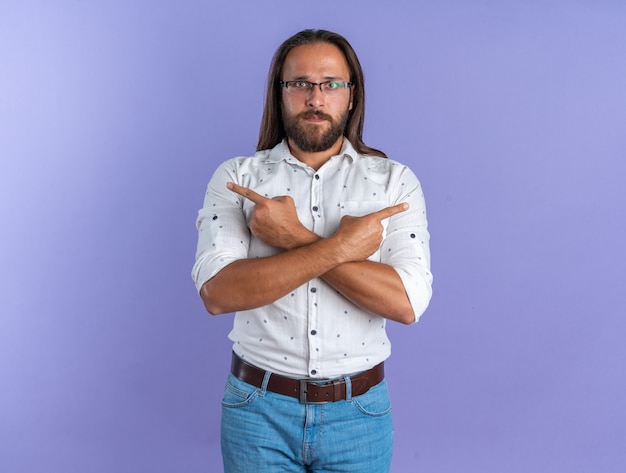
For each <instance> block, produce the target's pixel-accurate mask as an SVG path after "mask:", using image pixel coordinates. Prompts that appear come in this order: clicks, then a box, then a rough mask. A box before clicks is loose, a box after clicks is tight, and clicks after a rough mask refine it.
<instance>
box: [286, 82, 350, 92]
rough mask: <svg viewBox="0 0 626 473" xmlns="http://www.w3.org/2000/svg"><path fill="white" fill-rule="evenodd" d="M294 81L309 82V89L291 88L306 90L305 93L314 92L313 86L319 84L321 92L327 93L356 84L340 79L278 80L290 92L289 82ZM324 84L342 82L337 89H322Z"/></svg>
mask: <svg viewBox="0 0 626 473" xmlns="http://www.w3.org/2000/svg"><path fill="white" fill-rule="evenodd" d="M294 82H304V83H306V84H308V88H307V89H297V88H294V87H292V89H291V90H293V91H295V92H304V93H307V94H309V93H311V92H313V87H315V86H318V87H319V88H320V92H321V93H323V94H324V93H326V92H327V91H329V90H338V89H350V88H352V87H353V86H354V83H352V82H344V81H340V80H326V81H324V82H311V81H309V80H281V81H279V82H278V85H280V86H281V87H283V88H285V89H286V90H287V91H288V92H289V84H292V83H294ZM324 84H340V87H337V88H336V89H326V90H324V89H322V86H323V85H324Z"/></svg>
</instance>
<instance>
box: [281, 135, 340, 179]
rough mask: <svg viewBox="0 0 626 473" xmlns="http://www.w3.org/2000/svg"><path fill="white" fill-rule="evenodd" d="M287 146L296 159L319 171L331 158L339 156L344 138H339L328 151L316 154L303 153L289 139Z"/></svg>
mask: <svg viewBox="0 0 626 473" xmlns="http://www.w3.org/2000/svg"><path fill="white" fill-rule="evenodd" d="M287 145H288V146H289V151H290V152H291V154H292V155H293V156H294V157H296V158H298V160H299V161H301V162H303V163H304V164H306V165H307V166H310V167H311V168H313V169H315V170H316V171H317V170H318V169H319V168H321V167H322V166H323V165H324V163H325V162H326V161H328V160H329V159H330V158H331V157H333V156H335V155H337V154H339V151H341V147H342V145H343V136H341V137H339V139H338V140H337V141H336V142H335V144H334V145H332V146H331V147H330V148H328V149H327V150H324V151H319V152H315V153H309V152H306V151H302V150H301V149H300V148H299V147H298V146H297V145H296V144H295V143H294V142H293V141H292V140H291V139H290V138H287Z"/></svg>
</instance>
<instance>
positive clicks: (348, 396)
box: [344, 376, 352, 402]
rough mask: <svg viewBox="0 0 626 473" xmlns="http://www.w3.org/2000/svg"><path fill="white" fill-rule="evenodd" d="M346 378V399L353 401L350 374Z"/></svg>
mask: <svg viewBox="0 0 626 473" xmlns="http://www.w3.org/2000/svg"><path fill="white" fill-rule="evenodd" d="M344 379H345V380H346V401H347V402H352V380H351V379H350V376H346V377H345V378H344Z"/></svg>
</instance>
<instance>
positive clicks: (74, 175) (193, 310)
mask: <svg viewBox="0 0 626 473" xmlns="http://www.w3.org/2000/svg"><path fill="white" fill-rule="evenodd" d="M625 5H626V4H625V3H624V2H622V1H621V0H615V1H591V0H579V1H576V0H570V1H556V0H555V1H550V0H544V1H538V0H530V1H521V0H520V1H518V2H513V1H511V2H496V1H491V0H483V1H469V0H463V1H462V0H457V1H441V2H427V1H408V0H406V1H395V2H394V1H390V2H373V1H343V2H321V3H320V2H317V3H316V2H309V3H306V2H305V3H304V4H301V3H298V2H296V3H293V2H291V3H290V2H284V1H265V2H257V1H247V2H244V1H230V2H217V1H215V2H211V1H199V0H198V1H193V0H186V1H185V0H183V1H180V0H179V1H177V2H174V1H171V2H164V1H145V2H140V1H134V2H128V1H122V0H120V1H107V2H105V1H99V2H97V1H87V0H84V1H69V0H66V1H55V2H44V1H41V2H35V1H23V0H14V1H12V0H9V1H6V0H5V1H4V2H3V3H2V6H0V222H1V223H0V225H1V233H0V238H1V243H2V244H1V246H0V291H1V297H0V383H1V384H0V471H2V472H3V473H4V472H6V473H26V472H28V473H31V472H33V473H35V472H37V473H38V472H43V471H46V472H53V473H56V472H59V473H84V472H89V473H111V472H116V473H126V472H128V473H130V472H153V473H161V472H163V473H169V472H182V471H184V472H187V473H193V472H218V471H221V459H220V456H219V431H218V430H219V411H220V406H219V404H220V398H221V394H222V386H223V382H224V379H225V376H226V373H227V370H228V364H229V356H230V348H229V347H230V343H229V342H228V340H227V333H228V331H229V328H230V325H231V317H230V316H228V315H224V316H220V317H211V316H209V315H208V314H206V313H205V312H204V309H203V307H202V304H201V302H200V300H199V298H198V297H197V295H196V293H195V289H194V286H193V283H192V281H191V278H190V270H191V266H192V264H193V258H194V252H195V245H196V233H195V227H194V222H195V217H196V212H197V210H198V208H199V207H200V205H201V203H202V198H203V195H204V190H205V186H206V184H207V182H208V180H209V178H210V176H211V174H212V172H213V170H214V169H215V167H216V166H217V164H218V163H220V162H221V161H223V160H225V159H227V158H230V157H232V156H235V155H239V154H250V153H252V152H253V150H254V147H255V145H256V138H257V136H258V124H259V120H260V115H261V111H262V101H263V99H262V95H263V89H264V84H265V77H266V73H267V69H268V66H269V61H270V57H271V55H272V54H273V52H274V50H275V48H276V47H277V46H278V45H279V43H280V42H281V41H282V40H284V39H285V38H286V37H287V36H289V35H291V34H292V33H295V32H296V31H299V30H300V29H303V28H307V27H318V28H326V29H331V30H336V31H338V32H340V33H342V34H344V35H345V36H346V37H347V38H348V39H349V40H350V41H351V43H352V44H353V46H354V48H355V49H356V51H357V53H358V54H359V55H360V58H361V61H362V64H363V67H364V69H365V73H366V83H367V95H368V110H367V112H368V113H367V121H366V129H365V141H366V142H367V143H368V144H370V145H371V146H374V147H377V148H381V149H384V150H385V151H386V152H387V153H388V154H389V155H390V156H391V157H393V158H395V159H397V160H400V161H402V162H404V163H406V164H409V165H410V166H411V167H412V168H413V169H414V170H415V172H416V173H417V175H418V176H419V177H420V179H421V180H422V183H423V186H424V188H425V191H426V197H427V205H428V210H429V220H430V224H431V233H432V254H433V272H434V275H435V284H434V298H433V301H432V303H431V307H430V308H429V309H428V311H427V313H426V315H424V317H423V318H422V320H421V321H420V323H419V324H417V325H415V326H411V327H404V326H399V325H395V324H390V325H391V326H390V332H391V337H392V340H393V342H394V354H393V356H392V358H391V360H390V362H389V363H388V370H387V371H388V378H389V380H390V386H391V390H392V398H393V401H394V408H395V414H396V416H395V426H396V448H395V453H394V463H393V469H392V471H393V472H394V473H402V472H426V473H456V472H459V471H463V472H465V473H474V472H476V473H501V472H508V473H528V472H567V473H578V472H580V473H583V472H584V473H588V472H602V473H622V472H624V471H626V408H625V401H624V400H625V399H626V379H625V378H626V377H625V369H624V365H625V361H626V343H625V342H626V340H625V339H626V336H625V334H626V320H625V315H626V303H625V297H624V284H625V283H626V277H625V273H626V257H625V256H626V251H625V250H624V244H625V243H624V242H625V233H626V232H625V229H626V218H625V217H626V212H625V210H624V204H625V203H626V192H625V191H624V184H623V182H624V179H625V177H626V163H625V162H624V161H625V159H624V158H626V133H625V125H626V88H625V84H626V33H625V31H626V30H625V28H626V6H625Z"/></svg>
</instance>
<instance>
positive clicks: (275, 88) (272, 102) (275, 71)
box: [257, 29, 387, 158]
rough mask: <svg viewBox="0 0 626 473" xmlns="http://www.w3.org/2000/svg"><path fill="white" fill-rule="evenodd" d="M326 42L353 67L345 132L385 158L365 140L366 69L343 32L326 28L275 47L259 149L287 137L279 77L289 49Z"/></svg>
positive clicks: (303, 33) (358, 145)
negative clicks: (341, 33) (338, 32)
mask: <svg viewBox="0 0 626 473" xmlns="http://www.w3.org/2000/svg"><path fill="white" fill-rule="evenodd" d="M319 42H325V43H330V44H333V45H335V46H337V47H338V48H339V49H340V50H341V52H342V53H343V55H344V57H345V58H346V62H347V63H348V68H349V69H350V82H352V83H353V84H354V85H353V86H352V94H353V95H352V110H350V111H349V112H348V122H347V123H346V128H345V130H344V135H345V136H346V138H348V140H350V142H351V143H352V146H354V149H355V150H356V151H357V152H358V153H360V154H365V155H374V156H380V157H382V158H386V157H387V155H385V153H383V152H382V151H380V150H377V149H374V148H370V147H369V146H367V145H366V144H365V143H363V123H364V121H365V87H364V78H363V70H362V69H361V63H360V62H359V58H358V57H357V55H356V53H355V52H354V49H352V46H350V43H348V41H347V40H346V39H345V38H344V37H343V36H341V35H339V34H337V33H333V32H331V31H326V30H312V29H311V30H303V31H300V32H299V33H296V34H295V35H293V36H292V37H291V38H289V39H287V40H286V41H285V42H284V43H283V44H281V45H280V47H279V48H278V49H277V50H276V53H275V54H274V57H273V58H272V63H271V65H270V71H269V74H268V78H267V95H266V97H265V107H264V110H263V118H262V119H261V130H260V132H259V142H258V144H257V151H261V150H264V149H269V148H273V147H274V146H276V145H277V144H278V143H280V142H281V140H282V139H283V138H284V137H285V128H284V126H283V119H282V113H281V97H282V91H281V87H280V84H279V82H280V80H281V76H282V72H283V65H284V64H285V58H286V57H287V54H288V53H289V51H291V50H292V49H293V48H295V47H296V46H301V45H303V44H313V43H319Z"/></svg>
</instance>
